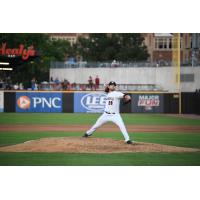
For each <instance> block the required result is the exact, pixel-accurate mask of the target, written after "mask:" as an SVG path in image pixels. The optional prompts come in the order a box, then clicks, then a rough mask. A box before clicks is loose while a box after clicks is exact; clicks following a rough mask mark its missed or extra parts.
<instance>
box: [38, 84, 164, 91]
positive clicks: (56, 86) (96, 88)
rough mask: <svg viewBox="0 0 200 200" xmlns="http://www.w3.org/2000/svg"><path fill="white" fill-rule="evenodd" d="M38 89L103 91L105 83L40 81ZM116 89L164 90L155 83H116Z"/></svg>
mask: <svg viewBox="0 0 200 200" xmlns="http://www.w3.org/2000/svg"><path fill="white" fill-rule="evenodd" d="M38 89H39V90H47V91H53V90H60V91H74V90H75V91H104V89H105V85H104V84H100V85H98V86H97V85H95V84H93V85H89V84H80V83H71V84H64V83H59V84H56V83H51V82H50V83H48V82H45V83H41V84H39V85H38ZM117 89H118V90H120V91H164V90H163V88H162V87H160V86H158V85H155V84H118V85H117Z"/></svg>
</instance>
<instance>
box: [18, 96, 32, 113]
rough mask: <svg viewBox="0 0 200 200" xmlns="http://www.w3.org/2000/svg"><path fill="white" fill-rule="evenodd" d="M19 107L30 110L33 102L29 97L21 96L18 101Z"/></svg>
mask: <svg viewBox="0 0 200 200" xmlns="http://www.w3.org/2000/svg"><path fill="white" fill-rule="evenodd" d="M17 105H18V107H19V108H21V109H23V110H26V109H28V108H30V105H31V100H30V99H29V98H28V97H27V96H21V97H19V98H18V100H17Z"/></svg>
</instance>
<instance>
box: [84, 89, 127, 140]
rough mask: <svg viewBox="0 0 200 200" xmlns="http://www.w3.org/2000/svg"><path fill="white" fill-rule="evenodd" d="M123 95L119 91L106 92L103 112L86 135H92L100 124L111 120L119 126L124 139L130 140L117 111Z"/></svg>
mask: <svg viewBox="0 0 200 200" xmlns="http://www.w3.org/2000/svg"><path fill="white" fill-rule="evenodd" d="M123 97H124V94H123V93H121V92H117V91H113V92H109V93H108V95H107V97H106V105H105V109H104V113H103V114H102V115H101V116H100V117H99V119H98V120H97V121H96V123H95V124H94V126H92V128H91V129H90V130H88V131H87V132H86V134H87V135H92V133H93V132H94V131H95V130H96V129H97V128H99V127H100V126H101V125H103V124H105V123H106V122H109V121H111V122H114V123H115V124H116V125H117V126H118V127H119V128H120V130H121V132H122V134H123V136H124V139H125V141H128V140H130V138H129V135H128V132H127V130H126V127H125V125H124V122H123V120H122V118H121V115H120V113H119V106H120V99H122V98H123Z"/></svg>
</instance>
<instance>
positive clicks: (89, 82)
mask: <svg viewBox="0 0 200 200" xmlns="http://www.w3.org/2000/svg"><path fill="white" fill-rule="evenodd" d="M88 86H89V88H90V89H91V90H93V80H92V76H89V79H88Z"/></svg>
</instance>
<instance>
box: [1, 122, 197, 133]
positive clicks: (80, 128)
mask: <svg viewBox="0 0 200 200" xmlns="http://www.w3.org/2000/svg"><path fill="white" fill-rule="evenodd" d="M126 127H127V130H128V132H200V126H185V125H181V126H178V125H170V126H166V125H126ZM89 128H90V125H85V124H76V125H0V133H1V132H5V131H14V132H39V131H40V132H42V131H64V132H83V133H84V132H85V131H86V130H88V129H89ZM119 131H120V130H119V128H118V127H117V126H116V125H115V124H106V125H103V126H102V127H100V128H99V129H98V132H119Z"/></svg>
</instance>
